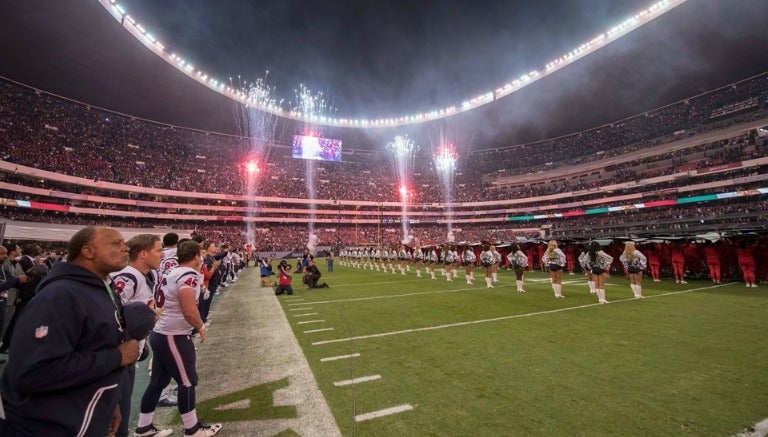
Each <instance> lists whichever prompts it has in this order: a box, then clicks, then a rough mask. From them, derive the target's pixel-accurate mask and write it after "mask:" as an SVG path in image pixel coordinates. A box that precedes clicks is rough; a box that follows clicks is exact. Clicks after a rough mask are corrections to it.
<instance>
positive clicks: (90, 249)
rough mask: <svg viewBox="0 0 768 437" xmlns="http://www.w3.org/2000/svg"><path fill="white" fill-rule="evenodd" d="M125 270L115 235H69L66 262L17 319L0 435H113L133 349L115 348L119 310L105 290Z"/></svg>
mask: <svg viewBox="0 0 768 437" xmlns="http://www.w3.org/2000/svg"><path fill="white" fill-rule="evenodd" d="M126 265H128V246H126V244H125V241H124V240H123V236H122V235H120V233H119V232H118V231H117V230H115V229H112V228H107V227H94V226H88V227H86V228H83V229H81V230H79V231H78V232H76V233H75V235H73V236H72V239H71V240H70V241H69V246H68V256H67V262H66V263H57V264H55V265H54V268H53V270H52V271H51V272H50V273H49V274H48V275H46V277H45V278H43V280H42V281H41V283H40V286H39V289H38V292H37V294H36V295H35V297H34V298H33V299H32V300H31V301H30V302H29V304H28V305H27V308H26V309H25V310H24V312H23V313H21V314H20V315H19V318H18V321H17V324H16V330H15V333H14V334H13V341H12V342H11V359H10V360H9V361H8V365H7V367H6V368H5V371H4V373H3V375H2V378H0V393H1V394H2V405H3V407H4V410H5V417H4V419H2V420H0V435H3V436H5V437H11V436H32V435H34V436H65V435H66V436H75V435H78V436H93V437H104V436H106V435H112V434H114V433H115V432H116V431H117V427H118V425H119V423H120V421H121V416H120V410H119V408H118V407H117V402H118V400H119V399H120V384H121V382H122V381H123V378H124V373H125V368H126V367H127V366H131V365H133V364H134V363H135V362H136V360H137V359H138V358H139V342H138V341H136V340H128V341H123V340H124V338H125V328H126V327H125V322H124V321H123V317H122V304H121V302H120V298H119V297H118V296H117V295H116V294H115V293H114V291H113V290H112V288H111V287H110V285H109V274H110V273H112V272H116V271H119V270H122V269H123V268H125V266H126ZM125 420H128V418H125Z"/></svg>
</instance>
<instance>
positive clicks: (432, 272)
mask: <svg viewBox="0 0 768 437" xmlns="http://www.w3.org/2000/svg"><path fill="white" fill-rule="evenodd" d="M429 274H430V275H432V279H437V278H435V270H434V269H432V270H430V271H429Z"/></svg>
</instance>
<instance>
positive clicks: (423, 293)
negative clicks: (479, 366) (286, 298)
mask: <svg viewBox="0 0 768 437" xmlns="http://www.w3.org/2000/svg"><path fill="white" fill-rule="evenodd" d="M504 287H509V288H511V287H512V285H511V284H510V285H499V284H496V285H495V286H494V288H496V289H498V288H504ZM468 290H474V291H483V290H488V288H486V287H485V286H483V287H472V288H456V289H453V290H435V291H422V292H418V293H404V294H395V295H392V294H388V295H384V296H369V297H354V298H351V299H337V300H321V301H317V302H312V305H315V304H319V305H324V304H329V303H344V302H358V301H365V300H377V299H396V298H399V297H411V296H424V295H430V294H442V293H457V292H460V291H468ZM288 305H290V304H288ZM305 305H306V304H305ZM290 311H294V310H293V309H291V310H290Z"/></svg>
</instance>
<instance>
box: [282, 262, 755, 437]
mask: <svg viewBox="0 0 768 437" xmlns="http://www.w3.org/2000/svg"><path fill="white" fill-rule="evenodd" d="M475 276H476V277H477V279H476V280H475V285H474V286H468V285H466V283H465V281H464V279H463V273H461V274H460V277H459V278H457V279H455V280H454V281H453V282H446V281H445V280H444V278H441V277H440V275H439V274H438V278H439V279H438V280H436V281H433V280H430V279H427V278H416V277H415V274H414V273H413V272H410V273H409V275H408V276H401V275H399V274H398V275H392V274H384V273H380V272H376V271H371V270H362V269H354V268H346V267H337V268H336V271H335V272H333V273H326V274H324V277H323V279H324V280H327V281H328V282H329V283H330V285H331V288H329V289H321V290H306V289H304V288H303V287H302V286H301V285H297V286H296V287H295V288H296V290H297V295H298V296H300V297H298V296H294V297H284V298H281V302H282V305H283V308H284V310H285V311H286V314H287V316H288V319H289V322H290V323H291V325H292V327H293V330H294V333H295V335H296V337H297V338H298V340H299V344H300V345H301V347H302V348H303V350H304V352H305V354H306V356H307V359H308V361H309V363H310V366H311V367H312V370H313V373H314V374H315V377H316V378H317V381H318V384H319V386H320V389H321V390H322V392H323V394H324V396H325V397H326V399H327V401H328V403H329V405H330V407H331V410H332V411H333V413H334V416H335V417H336V421H337V423H338V425H339V427H340V429H341V431H342V433H343V434H344V435H355V434H357V435H366V436H368V435H381V436H390V435H414V436H415V435H419V436H424V435H561V434H567V435H616V434H620V435H731V434H734V433H737V432H739V431H741V430H743V429H744V428H746V427H748V426H749V425H751V424H753V423H755V422H758V421H760V420H761V419H763V418H765V417H767V416H768V382H766V381H767V380H766V378H765V374H766V371H768V351H767V350H766V348H765V347H764V346H763V345H765V344H768V330H767V329H766V328H768V318H766V316H768V292H767V291H766V290H764V289H763V288H757V289H749V288H745V287H744V286H743V284H730V285H724V286H720V287H714V286H713V284H711V283H709V282H704V281H690V283H689V284H687V285H681V284H674V283H672V282H671V281H669V280H666V281H664V282H661V283H653V282H652V281H650V280H647V279H646V281H645V282H644V289H643V293H644V295H645V296H647V297H648V298H647V299H644V300H639V301H638V300H633V299H631V297H632V292H631V290H630V288H629V285H628V281H627V280H626V279H625V278H623V277H621V276H614V277H612V278H610V279H609V280H608V286H607V290H608V292H607V294H608V300H610V301H612V303H611V304H608V305H596V302H597V297H596V296H594V295H590V294H589V292H588V289H587V285H586V282H585V280H584V279H583V277H581V276H567V275H566V276H565V277H564V278H563V280H564V285H563V292H564V294H565V295H566V299H562V300H556V299H554V298H553V293H552V290H551V287H550V285H549V282H548V281H547V276H546V275H544V274H543V273H539V272H533V273H527V274H526V279H527V283H526V290H527V291H528V292H527V293H525V294H519V293H516V292H515V287H514V275H513V274H511V273H509V272H500V274H499V277H500V281H501V284H503V285H505V286H502V287H500V286H497V287H496V288H493V289H488V288H486V287H485V284H484V281H483V278H482V273H481V272H476V273H475ZM571 281H573V283H569V282H571ZM686 290H691V291H689V292H685V291H686ZM680 292H682V293H680ZM297 298H300V299H304V300H303V301H297V300H296V299H297ZM592 304H595V305H592ZM308 307H311V308H312V309H311V310H307V311H306V312H307V313H315V312H316V313H318V314H317V315H313V316H310V317H295V316H296V315H299V314H302V313H303V311H291V310H296V309H299V308H308ZM308 319H311V320H324V321H325V322H319V323H312V324H298V322H300V321H303V320H308ZM478 321H479V322H478ZM452 325H456V326H452ZM327 327H332V328H334V329H333V330H332V331H324V332H314V333H305V331H309V330H315V329H322V328H327ZM435 327H437V328H436V329H435ZM411 330H412V331H411ZM398 331H405V332H399V333H397V332H398ZM392 333H396V334H394V335H392ZM381 334H387V335H383V336H378V335H381ZM350 337H362V338H357V339H353V340H349V341H342V342H333V343H326V344H315V343H317V342H322V341H330V340H338V339H347V338H350ZM352 353H359V354H360V356H359V357H356V358H350V359H343V360H336V361H329V362H321V361H320V359H321V358H324V357H331V356H338V355H346V354H352ZM368 375H381V376H382V378H381V379H379V380H376V381H371V382H364V383H360V384H355V385H351V386H346V387H337V386H335V385H334V382H337V381H342V380H348V379H352V378H358V377H364V376H368ZM401 404H410V405H412V406H414V409H413V410H412V411H407V412H404V413H399V414H394V415H390V416H385V417H381V418H377V419H373V420H367V421H363V422H356V421H355V420H354V417H355V416H356V415H359V414H362V413H368V412H371V411H377V410H381V409H384V408H389V407H392V406H396V405H401Z"/></svg>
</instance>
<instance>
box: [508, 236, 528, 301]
mask: <svg viewBox="0 0 768 437" xmlns="http://www.w3.org/2000/svg"><path fill="white" fill-rule="evenodd" d="M507 260H508V261H509V264H510V265H511V266H512V268H513V269H515V279H516V280H515V283H516V284H517V292H518V293H525V289H524V288H523V285H524V281H523V273H525V269H526V268H527V267H528V257H527V256H525V254H524V253H523V251H522V250H520V246H519V245H518V244H513V245H512V247H511V248H510V252H509V255H507Z"/></svg>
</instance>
